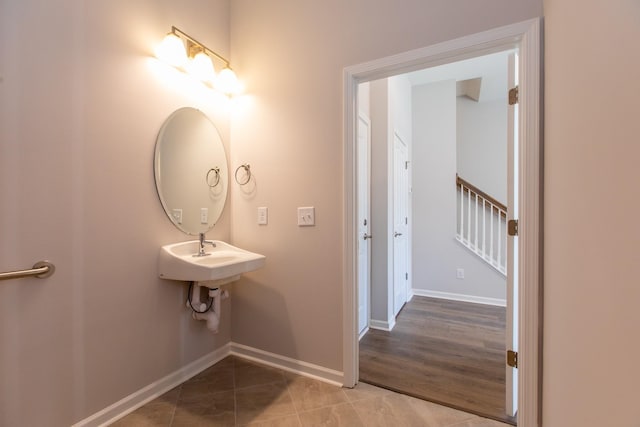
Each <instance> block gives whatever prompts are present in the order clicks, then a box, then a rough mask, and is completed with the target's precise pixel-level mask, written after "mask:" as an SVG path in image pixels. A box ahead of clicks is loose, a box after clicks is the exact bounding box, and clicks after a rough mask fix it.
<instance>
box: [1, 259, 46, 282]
mask: <svg viewBox="0 0 640 427" xmlns="http://www.w3.org/2000/svg"><path fill="white" fill-rule="evenodd" d="M54 271H56V267H55V265H53V264H52V263H50V262H49V261H38V262H36V263H35V264H33V268H30V269H27V270H17V271H7V272H4V273H0V280H10V279H19V278H21V277H30V276H35V277H37V278H38V279H44V278H45V277H49V276H51V275H52V274H53V272H54Z"/></svg>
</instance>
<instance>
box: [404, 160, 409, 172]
mask: <svg viewBox="0 0 640 427" xmlns="http://www.w3.org/2000/svg"><path fill="white" fill-rule="evenodd" d="M404 168H405V170H408V169H409V161H408V160H407V161H405V162H404Z"/></svg>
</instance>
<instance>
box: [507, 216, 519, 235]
mask: <svg viewBox="0 0 640 427" xmlns="http://www.w3.org/2000/svg"><path fill="white" fill-rule="evenodd" d="M507 233H509V236H517V235H518V220H517V219H510V220H509V222H507Z"/></svg>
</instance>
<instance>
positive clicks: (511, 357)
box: [505, 53, 519, 416]
mask: <svg viewBox="0 0 640 427" xmlns="http://www.w3.org/2000/svg"><path fill="white" fill-rule="evenodd" d="M508 64H509V65H508V66H509V74H508V76H509V77H508V84H509V86H508V89H509V90H510V94H509V107H508V116H507V132H508V136H507V221H508V223H507V224H508V227H507V228H508V233H507V234H508V237H507V251H508V252H507V324H506V334H505V335H506V349H507V353H508V354H507V357H506V359H507V360H506V362H507V363H506V364H505V366H506V370H507V372H506V374H507V375H506V399H507V401H506V406H505V408H506V412H507V415H510V416H515V415H516V412H517V411H518V368H517V354H518V236H517V225H516V224H517V220H518V186H519V182H518V176H519V172H518V159H519V154H518V143H519V141H518V103H517V87H518V57H517V53H512V54H511V55H509V62H508ZM514 88H515V89H514ZM513 90H515V93H514V92H513ZM509 352H510V353H509Z"/></svg>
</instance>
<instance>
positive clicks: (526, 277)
mask: <svg viewBox="0 0 640 427" xmlns="http://www.w3.org/2000/svg"><path fill="white" fill-rule="evenodd" d="M514 47H517V48H518V49H519V70H521V72H520V90H519V104H520V108H519V117H518V120H519V141H518V143H519V150H520V157H519V159H518V160H519V178H520V179H519V194H520V195H521V197H520V201H519V212H520V218H519V224H520V227H519V251H518V252H519V255H518V261H519V277H518V279H519V280H518V291H519V297H520V298H519V302H518V304H519V312H518V316H519V318H518V319H519V322H518V334H519V339H520V348H519V354H518V413H517V424H518V425H522V426H540V425H541V401H542V400H541V393H542V377H541V372H542V369H541V361H542V358H541V350H542V344H541V340H542V318H541V313H542V310H541V308H542V299H541V291H542V285H541V279H542V274H541V267H542V262H541V261H542V246H541V236H542V217H541V207H542V200H541V195H542V161H541V145H542V142H541V124H542V120H541V93H542V87H541V56H540V54H541V47H542V32H541V19H539V18H536V19H532V20H529V21H524V22H520V23H516V24H511V25H507V26H504V27H500V28H496V29H492V30H488V31H485V32H482V33H478V34H474V35H470V36H465V37H462V38H459V39H455V40H451V41H447V42H443V43H439V44H436V45H432V46H428V47H425V48H421V49H416V50H412V51H409V52H405V53H401V54H398V55H393V56H389V57H386V58H382V59H378V60H374V61H371V62H367V63H363V64H359V65H354V66H350V67H347V68H345V69H344V76H343V77H344V91H343V92H344V108H343V113H344V141H343V148H344V157H343V161H344V164H343V169H344V193H343V194H344V200H343V203H344V218H343V223H344V229H343V233H344V234H343V249H344V252H343V257H344V258H343V261H344V264H343V266H344V268H343V371H344V372H343V378H344V380H343V381H344V386H345V387H353V386H354V385H355V384H356V383H357V381H358V333H357V313H358V310H357V301H358V300H357V281H356V271H357V265H356V262H357V253H356V250H357V246H356V238H357V233H356V232H357V228H356V227H357V224H356V221H357V211H356V206H355V197H356V195H357V192H356V176H355V172H356V167H355V162H356V160H357V159H356V157H355V156H356V150H355V148H356V139H355V138H356V123H357V112H358V108H357V97H356V91H357V85H358V84H359V83H362V82H366V81H370V80H375V79H380V78H385V77H390V76H392V75H396V74H401V73H407V72H410V71H415V70H418V69H422V68H428V67H434V66H438V65H443V64H446V63H450V62H455V61H460V60H464V59H468V58H472V57H476V56H481V55H488V54H491V53H495V52H499V51H502V50H506V49H511V48H514Z"/></svg>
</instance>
